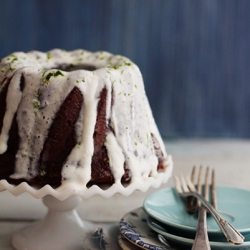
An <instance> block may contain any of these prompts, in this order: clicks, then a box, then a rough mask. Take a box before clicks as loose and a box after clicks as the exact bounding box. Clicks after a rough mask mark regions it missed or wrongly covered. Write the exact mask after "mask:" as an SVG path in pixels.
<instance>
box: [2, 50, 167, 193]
mask: <svg viewBox="0 0 250 250" xmlns="http://www.w3.org/2000/svg"><path fill="white" fill-rule="evenodd" d="M71 64H73V65H79V64H86V65H93V66H94V67H95V68H97V69H96V70H94V71H87V70H75V71H72V72H66V71H63V70H60V71H58V70H57V69H56V68H57V67H64V66H69V65H71ZM21 76H23V77H24V80H25V87H24V89H23V90H22V91H21V89H20V78H21ZM5 77H7V78H12V79H11V82H10V84H9V87H8V94H7V100H6V103H7V108H6V113H5V116H4V122H3V124H4V125H3V128H2V131H1V135H0V153H4V152H5V151H6V149H7V142H8V132H9V129H10V126H11V124H12V120H13V117H14V114H15V113H17V122H18V128H19V136H20V145H19V150H18V152H17V155H16V170H15V174H14V175H13V176H12V177H13V178H25V179H30V178H33V177H34V176H35V175H36V174H37V167H36V166H37V164H38V160H39V159H38V158H39V157H40V153H41V151H42V148H43V145H44V142H45V140H46V137H47V136H48V131H49V128H50V126H51V124H52V122H53V119H54V118H55V115H56V113H57V111H58V110H59V108H60V106H61V104H62V103H63V101H64V100H65V98H66V97H67V95H68V94H69V93H70V91H71V90H72V89H73V88H74V87H75V86H76V87H77V88H78V89H79V90H80V91H81V93H82V95H83V97H84V98H83V100H84V101H83V104H82V107H81V112H80V115H79V117H78V120H77V122H76V125H75V130H76V135H77V142H78V143H77V144H76V145H75V147H74V148H73V149H72V151H71V153H70V155H69V156H68V158H67V160H66V162H65V163H64V166H63V168H62V177H63V180H62V186H61V188H63V187H65V186H67V185H74V186H75V187H77V188H81V189H84V188H86V184H87V183H88V182H89V180H90V178H91V161H92V155H93V153H94V142H93V133H94V128H95V122H96V116H97V105H98V101H99V96H100V92H101V91H102V89H103V88H106V89H107V93H108V94H107V98H106V124H107V125H108V121H109V120H111V126H112V128H113V130H114V134H113V132H109V133H108V134H107V135H106V141H105V146H106V148H107V152H108V157H109V163H110V167H111V171H112V173H113V175H114V178H115V182H116V183H120V181H121V177H122V175H123V174H124V169H123V167H124V162H125V161H126V163H127V166H128V167H129V168H130V170H131V175H132V181H138V182H142V183H143V181H144V180H145V179H147V178H148V177H150V176H153V177H156V176H157V174H158V171H157V165H158V159H157V157H156V155H155V152H154V145H153V142H152V139H151V134H154V136H155V138H156V139H157V141H158V142H159V144H160V148H161V150H162V152H163V154H164V156H165V158H166V161H165V167H167V165H168V163H167V162H168V161H167V158H168V156H167V154H166V153H165V149H164V143H163V141H162V139H161V137H160V134H159V131H158V129H157V126H156V124H155V121H154V119H153V116H152V112H151V109H150V106H149V103H148V100H147V97H146V94H145V90H144V84H143V79H142V75H141V73H140V70H139V69H138V67H137V66H136V65H135V64H134V63H132V62H131V61H130V60H129V59H127V58H125V57H122V56H119V55H118V56H114V55H112V54H110V53H108V52H95V53H91V52H88V51H85V50H75V51H71V52H66V51H63V50H59V49H55V50H52V51H49V52H47V53H42V52H38V51H31V52H28V53H23V52H17V53H13V54H11V55H9V56H8V57H5V58H4V59H2V60H1V63H0V83H1V82H2V86H1V89H0V91H2V89H3V88H4V86H5V84H6V82H7V81H4V79H5ZM38 92H39V95H42V98H40V100H41V101H39V100H38ZM111 92H112V93H113V95H114V105H113V106H112V108H111V99H112V96H111ZM82 114H84V115H82Z"/></svg>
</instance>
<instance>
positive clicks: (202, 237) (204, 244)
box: [187, 167, 216, 250]
mask: <svg viewBox="0 0 250 250" xmlns="http://www.w3.org/2000/svg"><path fill="white" fill-rule="evenodd" d="M195 172H196V168H195V167H193V169H192V174H191V181H192V182H193V183H194V177H195ZM208 179H209V167H207V169H206V174H205V185H204V198H205V199H206V200H207V201H208V200H209V192H210V185H209V181H208ZM211 189H212V190H214V191H212V202H211V203H212V205H213V207H216V198H215V196H216V192H215V174H214V170H212V178H211ZM197 192H198V193H199V194H202V167H200V168H199V173H198V181H197ZM189 198H191V199H188V203H187V206H188V210H189V211H195V210H198V209H199V215H198V227H197V231H196V235H195V239H194V243H193V246H192V250H210V249H211V247H210V244H209V239H208V234H207V209H206V208H205V207H204V206H201V204H200V202H199V200H198V199H192V198H194V197H193V196H191V197H189ZM194 200H195V201H194Z"/></svg>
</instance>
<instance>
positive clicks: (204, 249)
mask: <svg viewBox="0 0 250 250" xmlns="http://www.w3.org/2000/svg"><path fill="white" fill-rule="evenodd" d="M210 249H211V248H210V244H209V239H208V235H207V209H206V208H205V207H204V206H201V207H200V208H199V216H198V228H197V231H196V235H195V239H194V243H193V246H192V249H191V250H210Z"/></svg>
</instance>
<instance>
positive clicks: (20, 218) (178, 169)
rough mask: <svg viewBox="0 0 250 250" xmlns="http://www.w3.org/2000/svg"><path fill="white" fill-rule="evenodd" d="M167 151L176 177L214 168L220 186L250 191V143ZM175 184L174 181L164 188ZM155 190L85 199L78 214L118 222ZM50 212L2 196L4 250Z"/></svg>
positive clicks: (188, 143)
mask: <svg viewBox="0 0 250 250" xmlns="http://www.w3.org/2000/svg"><path fill="white" fill-rule="evenodd" d="M166 149H167V152H168V153H169V154H171V155H172V156H173V160H174V171H173V174H174V175H178V174H180V173H184V174H188V173H190V170H191V168H192V166H193V165H196V166H200V165H203V166H204V167H206V166H210V167H212V168H214V169H215V170H216V180H217V184H218V185H227V186H228V185H229V186H235V187H240V188H245V189H250V140H229V139H223V140H221V139H216V140H215V139H179V140H167V141H166ZM172 185H173V180H172V178H171V179H170V180H169V181H168V182H167V183H166V184H164V185H162V186H161V187H160V188H166V187H170V186H172ZM155 191H156V189H154V188H152V189H150V190H148V191H147V192H145V193H142V192H139V191H136V192H134V193H133V194H131V195H130V196H128V197H123V196H121V195H119V194H116V195H114V196H113V197H111V198H109V199H105V198H102V197H100V196H94V197H91V198H90V199H88V200H83V202H82V204H81V205H80V206H79V207H78V208H77V211H78V213H79V215H80V217H81V218H83V219H86V220H90V221H93V222H96V223H97V224H98V223H114V222H118V221H119V220H120V218H121V217H122V216H123V215H124V214H126V213H127V212H129V211H131V210H133V209H134V208H137V207H140V206H142V204H143V201H144V199H145V198H146V197H147V196H148V195H149V194H151V193H153V192H155ZM46 211H47V210H46V207H45V206H44V205H43V203H42V201H41V200H37V199H35V198H33V197H31V196H30V195H29V194H22V195H20V196H18V197H14V196H12V195H11V194H9V193H8V192H6V191H4V192H2V193H0V249H3V250H12V249H13V248H12V247H11V235H12V233H13V232H14V231H16V230H18V229H20V228H22V227H24V226H26V225H28V224H30V223H31V222H32V221H34V220H37V219H40V218H43V217H44V216H45V214H46Z"/></svg>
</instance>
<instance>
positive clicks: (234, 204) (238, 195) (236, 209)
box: [120, 186, 250, 250]
mask: <svg viewBox="0 0 250 250" xmlns="http://www.w3.org/2000/svg"><path fill="white" fill-rule="evenodd" d="M216 192H217V202H218V210H219V212H220V214H221V215H222V216H223V217H224V218H225V219H226V220H227V221H229V222H230V223H231V224H232V225H233V226H234V227H235V228H236V229H238V230H239V232H240V233H241V234H243V235H244V236H245V242H244V243H243V244H241V245H233V244H231V243H228V242H227V241H226V239H225V236H224V235H223V234H222V232H221V231H220V229H219V227H218V225H217V224H216V222H215V221H214V219H213V217H212V216H210V215H208V217H207V226H208V236H209V241H210V245H211V249H212V250H213V249H215V250H216V249H217V250H222V249H227V250H230V249H232V250H236V249H240V250H243V249H244V250H247V249H250V215H249V214H250V191H249V190H244V189H238V188H234V187H225V186H218V187H216ZM197 222H198V218H197V213H195V214H190V213H188V212H186V209H185V203H184V202H183V200H182V198H180V197H179V196H178V194H177V193H176V191H175V189H174V188H167V189H162V190H159V191H157V192H155V193H153V194H151V195H150V196H148V197H147V198H146V200H145V202H144V205H143V207H142V208H138V209H136V210H134V211H131V212H130V213H128V214H126V215H125V216H124V217H123V218H122V220H121V223H120V231H121V234H122V236H123V237H124V238H126V239H127V240H128V241H130V242H132V244H134V245H137V246H139V247H140V248H143V249H157V250H160V249H170V248H168V247H167V246H166V245H164V244H162V243H161V242H160V241H159V240H158V237H157V236H158V234H160V235H162V236H164V237H165V239H166V240H167V241H168V243H169V244H170V245H171V246H172V247H173V248H174V249H191V247H192V244H193V242H194V237H195V233H196V228H197ZM154 247H155V248H154ZM128 249H129V248H128ZM131 249H132V248H131Z"/></svg>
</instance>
